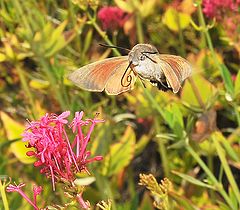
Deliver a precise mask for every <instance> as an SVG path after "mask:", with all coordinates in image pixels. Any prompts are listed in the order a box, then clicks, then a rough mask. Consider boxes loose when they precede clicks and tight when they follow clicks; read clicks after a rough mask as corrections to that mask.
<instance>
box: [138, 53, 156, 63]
mask: <svg viewBox="0 0 240 210" xmlns="http://www.w3.org/2000/svg"><path fill="white" fill-rule="evenodd" d="M141 53H142V54H143V55H144V56H146V57H147V58H148V59H149V60H151V61H152V62H153V63H157V62H156V61H155V60H153V59H152V58H150V57H149V56H148V55H147V54H146V53H148V52H141ZM152 54H155V53H152Z"/></svg>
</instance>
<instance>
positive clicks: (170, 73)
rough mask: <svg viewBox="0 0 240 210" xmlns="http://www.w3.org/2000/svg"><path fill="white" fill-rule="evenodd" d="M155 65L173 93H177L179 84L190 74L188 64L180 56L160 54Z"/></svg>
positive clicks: (190, 70)
mask: <svg viewBox="0 0 240 210" xmlns="http://www.w3.org/2000/svg"><path fill="white" fill-rule="evenodd" d="M157 63H158V65H159V67H160V69H161V70H162V72H163V74H164V75H165V77H166V80H167V83H168V84H169V85H170V86H171V88H172V89H173V92H174V93H177V92H178V91H179V89H180V88H181V83H182V82H183V81H184V80H185V79H186V78H187V77H189V76H190V75H191V73H192V67H191V65H190V63H189V62H188V61H187V60H186V59H184V58H182V57H180V56H176V55H165V54H160V55H158V59H157Z"/></svg>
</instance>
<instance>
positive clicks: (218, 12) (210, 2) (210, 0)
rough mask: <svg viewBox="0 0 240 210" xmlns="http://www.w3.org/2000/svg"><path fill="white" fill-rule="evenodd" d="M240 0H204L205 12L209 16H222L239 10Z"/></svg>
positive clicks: (218, 17)
mask: <svg viewBox="0 0 240 210" xmlns="http://www.w3.org/2000/svg"><path fill="white" fill-rule="evenodd" d="M239 5H240V0H203V12H204V14H205V15H206V16H207V17H209V18H214V17H215V18H217V19H220V20H221V18H222V15H223V14H226V13H227V12H237V11H238V6H239Z"/></svg>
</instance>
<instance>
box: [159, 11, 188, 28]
mask: <svg viewBox="0 0 240 210" xmlns="http://www.w3.org/2000/svg"><path fill="white" fill-rule="evenodd" d="M190 20H191V16H190V15H189V14H185V13H182V12H178V11H177V10H176V9H174V8H173V7H169V8H168V9H167V10H166V12H165V13H164V15H163V23H164V24H165V25H167V27H168V28H169V29H171V30H173V31H179V29H185V28H186V27H188V26H189V24H190Z"/></svg>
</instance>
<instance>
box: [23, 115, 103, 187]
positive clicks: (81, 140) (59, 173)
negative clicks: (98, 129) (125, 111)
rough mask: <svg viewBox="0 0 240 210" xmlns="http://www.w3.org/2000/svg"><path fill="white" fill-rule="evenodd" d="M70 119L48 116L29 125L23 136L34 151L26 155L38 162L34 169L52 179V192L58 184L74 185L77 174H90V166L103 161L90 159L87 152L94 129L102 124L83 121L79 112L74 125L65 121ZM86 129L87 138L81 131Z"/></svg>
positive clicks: (99, 157) (98, 157)
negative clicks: (67, 183) (71, 136)
mask: <svg viewBox="0 0 240 210" xmlns="http://www.w3.org/2000/svg"><path fill="white" fill-rule="evenodd" d="M69 115H70V111H66V112H63V113H62V114H60V115H55V114H46V115H45V116H43V117H42V118H41V119H40V120H38V121H32V122H29V125H28V126H27V127H26V129H25V131H24V133H23V135H22V136H23V141H27V142H28V146H27V147H29V148H34V150H33V151H29V152H27V155H28V156H34V157H35V158H36V159H37V161H36V162H35V163H34V166H36V167H40V168H41V170H40V172H41V173H44V174H45V175H46V176H47V177H48V178H51V179H52V184H53V190H55V183H56V182H71V183H72V182H73V181H74V180H75V179H76V173H78V172H82V171H85V172H87V173H89V171H88V169H87V164H88V163H90V162H93V161H99V160H102V158H103V157H102V156H96V157H94V158H89V156H90V151H87V144H88V142H89V141H90V136H91V133H92V131H93V129H94V127H95V125H96V124H97V123H99V122H103V120H98V119H95V118H94V119H86V120H82V117H83V112H76V113H75V117H74V119H73V121H72V122H71V123H69V124H68V120H67V119H66V118H67V117H68V116H69ZM83 126H89V130H88V132H87V133H86V134H84V133H83V131H82V127H83ZM66 127H67V128H68V132H67V130H66ZM70 132H71V133H72V134H73V135H74V138H73V141H70ZM68 133H69V135H68Z"/></svg>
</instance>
